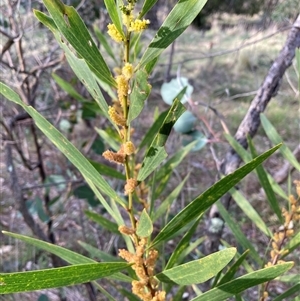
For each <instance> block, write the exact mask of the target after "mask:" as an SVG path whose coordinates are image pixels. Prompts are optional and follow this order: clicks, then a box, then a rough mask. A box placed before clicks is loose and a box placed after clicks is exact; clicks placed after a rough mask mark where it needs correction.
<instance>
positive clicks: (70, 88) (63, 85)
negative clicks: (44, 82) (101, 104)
mask: <svg viewBox="0 0 300 301" xmlns="http://www.w3.org/2000/svg"><path fill="white" fill-rule="evenodd" d="M52 77H53V78H54V80H55V81H56V83H57V84H58V85H59V86H60V87H61V88H62V89H63V90H64V91H66V92H67V93H68V94H69V95H71V96H72V97H73V98H75V99H77V100H79V101H82V100H86V99H85V98H84V97H82V96H81V95H80V94H79V93H78V92H77V91H76V90H75V89H74V87H73V86H72V85H71V84H70V83H69V82H67V81H65V80H64V79H62V78H61V77H60V76H58V75H57V74H55V73H52Z"/></svg>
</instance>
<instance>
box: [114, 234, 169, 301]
mask: <svg viewBox="0 0 300 301" xmlns="http://www.w3.org/2000/svg"><path fill="white" fill-rule="evenodd" d="M146 243H147V239H146V238H141V239H140V241H139V243H138V244H137V245H136V246H135V250H136V251H135V254H133V253H130V252H129V251H127V250H125V249H120V250H119V256H120V257H122V258H123V259H125V260H126V261H127V262H129V263H132V264H133V265H132V268H133V270H134V271H135V273H136V275H137V277H138V279H139V280H134V281H132V292H133V293H134V294H135V295H136V296H138V297H139V298H140V299H141V300H143V301H165V297H166V292H164V291H158V290H156V289H155V288H156V286H157V282H156V280H155V279H154V278H153V275H154V267H155V263H156V260H157V258H158V252H157V250H155V249H150V250H149V252H148V254H147V256H146V252H145V246H146Z"/></svg>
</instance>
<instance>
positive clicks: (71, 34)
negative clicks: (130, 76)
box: [43, 0, 116, 86]
mask: <svg viewBox="0 0 300 301" xmlns="http://www.w3.org/2000/svg"><path fill="white" fill-rule="evenodd" d="M43 2H44V4H45V6H46V8H47V10H48V11H49V13H50V15H51V17H52V19H53V21H54V23H55V24H56V26H57V28H58V29H59V31H60V32H61V33H62V34H63V35H64V37H65V38H66V40H67V41H68V42H69V43H70V44H71V45H72V47H73V48H74V49H75V50H76V51H77V53H78V54H79V55H80V56H81V57H82V58H83V59H84V60H85V61H86V63H87V64H88V66H89V68H90V69H91V70H92V71H93V72H94V73H95V75H96V76H97V77H99V79H100V80H102V81H103V82H105V83H107V84H109V85H111V86H116V82H115V80H114V78H113V77H112V75H111V73H110V71H109V69H108V67H107V65H106V63H105V61H104V59H103V57H102V55H101V54H100V52H99V50H98V48H97V46H96V44H95V43H94V41H93V39H92V37H91V35H90V33H89V31H88V30H87V28H86V26H85V24H84V23H83V21H82V19H81V18H80V16H79V15H78V13H77V12H76V10H75V9H74V7H72V6H68V5H64V4H63V3H62V2H61V1H60V0H55V1H53V0H43ZM62 7H63V12H62Z"/></svg>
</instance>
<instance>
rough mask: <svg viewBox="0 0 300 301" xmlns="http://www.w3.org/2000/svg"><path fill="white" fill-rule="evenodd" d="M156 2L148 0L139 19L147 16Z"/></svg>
mask: <svg viewBox="0 0 300 301" xmlns="http://www.w3.org/2000/svg"><path fill="white" fill-rule="evenodd" d="M156 2H157V0H146V1H145V2H144V5H143V8H142V11H141V12H140V15H139V17H140V18H142V17H143V16H144V15H145V14H147V12H148V11H149V10H150V9H151V8H152V7H153V6H154V4H155V3H156Z"/></svg>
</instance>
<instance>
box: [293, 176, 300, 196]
mask: <svg viewBox="0 0 300 301" xmlns="http://www.w3.org/2000/svg"><path fill="white" fill-rule="evenodd" d="M294 184H295V185H296V192H297V195H298V197H300V181H297V180H295V181H294Z"/></svg>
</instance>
